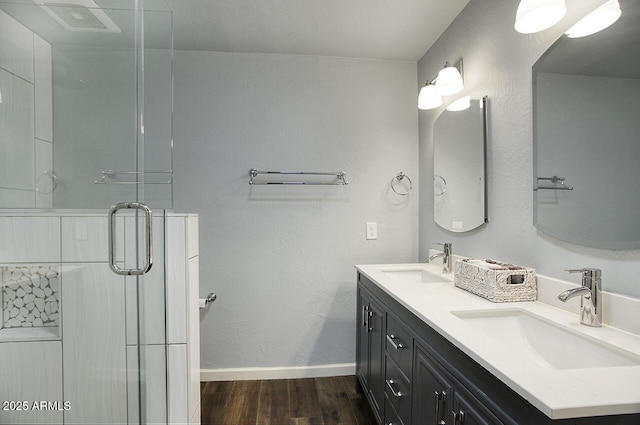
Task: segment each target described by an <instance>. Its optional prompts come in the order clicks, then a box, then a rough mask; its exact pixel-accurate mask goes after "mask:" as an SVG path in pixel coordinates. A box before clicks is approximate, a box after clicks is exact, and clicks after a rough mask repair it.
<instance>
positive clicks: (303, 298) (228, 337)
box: [174, 51, 418, 369]
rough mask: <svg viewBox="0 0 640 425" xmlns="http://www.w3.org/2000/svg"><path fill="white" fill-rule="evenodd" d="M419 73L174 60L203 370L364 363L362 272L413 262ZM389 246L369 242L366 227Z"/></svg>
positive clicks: (327, 64)
mask: <svg viewBox="0 0 640 425" xmlns="http://www.w3.org/2000/svg"><path fill="white" fill-rule="evenodd" d="M416 77H417V76H416V65H415V63H404V62H385V61H372V60H354V59H338V58H328V57H312V56H287V55H263V54H231V53H211V52H187V51H178V52H176V60H175V117H174V123H175V124H174V139H175V156H174V161H175V162H174V163H175V190H174V192H175V208H176V210H183V211H190V212H197V213H199V215H200V254H201V255H200V258H201V262H200V264H201V265H200V291H201V295H204V294H206V293H208V292H209V291H215V292H216V293H217V294H218V300H217V301H216V302H215V304H214V305H213V306H212V308H211V309H210V310H209V311H208V313H206V314H204V315H203V316H202V322H201V326H202V327H201V335H202V340H201V352H202V361H201V365H202V368H204V369H207V368H232V367H269V366H307V365H322V364H334V363H348V362H354V361H355V349H354V348H355V328H356V325H355V319H356V312H355V308H356V299H355V290H356V286H355V276H356V273H355V270H354V267H353V265H354V264H357V263H376V262H413V261H416V260H417V250H418V231H417V230H418V202H417V196H416V195H417V190H415V191H414V192H413V196H411V197H408V199H403V198H400V197H398V196H397V195H394V194H393V193H392V192H391V191H390V189H389V182H390V181H391V179H392V177H393V176H394V175H395V173H397V172H398V171H400V170H402V171H404V172H405V173H407V174H408V175H409V176H410V177H412V178H413V181H414V186H415V187H416V189H417V183H418V182H417V180H418V178H417V177H418V161H417V156H418V144H417V140H418V134H417V128H418V122H417V119H418V114H417V109H416V107H415V101H416V99H415V94H416V92H415V86H416ZM252 167H255V168H258V169H263V170H300V171H333V170H344V171H346V172H347V176H348V179H349V182H350V184H349V185H348V186H329V187H317V186H316V187H313V186H304V187H299V186H296V187H294V186H286V187H283V186H253V187H250V186H249V184H248V181H249V176H248V171H249V169H250V168H252ZM367 221H377V222H378V232H379V238H378V240H377V241H366V240H365V222H367Z"/></svg>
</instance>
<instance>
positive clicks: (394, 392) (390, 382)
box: [385, 379, 407, 398]
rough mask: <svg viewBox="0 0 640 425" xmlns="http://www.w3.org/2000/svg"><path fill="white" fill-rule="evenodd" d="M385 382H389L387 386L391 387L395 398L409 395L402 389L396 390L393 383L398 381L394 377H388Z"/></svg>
mask: <svg viewBox="0 0 640 425" xmlns="http://www.w3.org/2000/svg"><path fill="white" fill-rule="evenodd" d="M385 382H386V383H387V387H389V389H390V390H391V394H393V396H394V397H395V398H400V397H404V396H405V395H407V394H406V393H403V392H402V391H396V389H395V388H393V385H394V384H395V383H396V381H394V380H393V379H387V380H386V381H385Z"/></svg>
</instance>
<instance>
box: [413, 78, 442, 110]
mask: <svg viewBox="0 0 640 425" xmlns="http://www.w3.org/2000/svg"><path fill="white" fill-rule="evenodd" d="M440 105H442V96H440V94H439V93H438V89H437V88H436V86H435V85H434V84H433V81H431V82H428V83H427V84H426V85H425V86H424V87H423V88H422V89H420V94H418V109H435V108H437V107H438V106H440Z"/></svg>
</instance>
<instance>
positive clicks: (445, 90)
mask: <svg viewBox="0 0 640 425" xmlns="http://www.w3.org/2000/svg"><path fill="white" fill-rule="evenodd" d="M462 89H464V80H463V78H462V59H460V60H459V61H458V62H456V64H455V65H450V64H449V62H447V63H445V64H444V68H442V69H441V70H440V72H438V76H437V77H436V78H434V79H432V80H427V84H425V85H424V87H422V89H420V93H419V94H418V109H434V108H437V107H439V106H440V105H442V96H450V95H452V94H456V93H459V92H460V91H462Z"/></svg>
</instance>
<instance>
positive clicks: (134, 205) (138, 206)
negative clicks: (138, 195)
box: [109, 202, 153, 276]
mask: <svg viewBox="0 0 640 425" xmlns="http://www.w3.org/2000/svg"><path fill="white" fill-rule="evenodd" d="M123 209H135V210H140V211H142V212H143V214H144V217H145V260H144V263H143V264H142V267H141V268H139V269H121V268H120V267H118V265H117V264H116V233H115V230H116V213H117V212H118V211H119V210H123ZM152 219H153V214H152V212H151V209H149V207H147V206H146V205H145V204H142V203H140V202H120V203H117V204H115V205H113V206H112V207H111V209H110V210H109V267H111V270H113V272H114V273H116V274H119V275H123V276H142V275H143V274H147V273H148V272H149V270H151V266H153V236H152V234H151V224H152Z"/></svg>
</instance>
